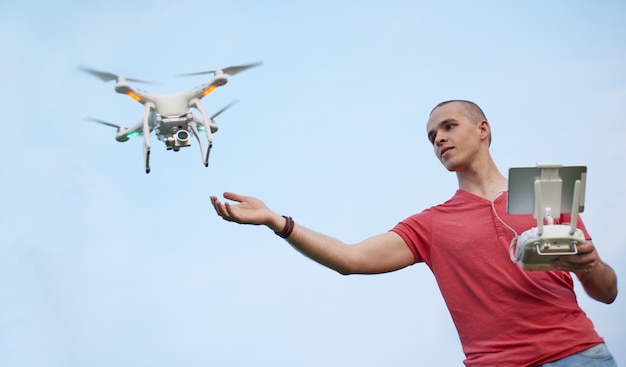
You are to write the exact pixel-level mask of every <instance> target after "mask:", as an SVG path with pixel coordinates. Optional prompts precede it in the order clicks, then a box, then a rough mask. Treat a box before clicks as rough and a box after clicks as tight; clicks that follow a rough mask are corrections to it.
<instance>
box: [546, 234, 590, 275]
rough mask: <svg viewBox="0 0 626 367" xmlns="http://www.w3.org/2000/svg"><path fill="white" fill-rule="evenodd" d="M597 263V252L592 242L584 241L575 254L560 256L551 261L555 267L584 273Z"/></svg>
mask: <svg viewBox="0 0 626 367" xmlns="http://www.w3.org/2000/svg"><path fill="white" fill-rule="evenodd" d="M597 263H598V254H597V252H596V251H595V246H594V245H593V243H592V242H590V241H586V242H585V243H583V244H581V245H580V246H578V253H577V254H576V255H567V256H561V257H560V258H559V259H558V260H556V261H553V262H552V266H553V267H554V268H555V269H558V270H563V271H571V272H574V273H577V274H578V273H586V272H590V271H592V270H593V268H594V267H595V266H596V265H597Z"/></svg>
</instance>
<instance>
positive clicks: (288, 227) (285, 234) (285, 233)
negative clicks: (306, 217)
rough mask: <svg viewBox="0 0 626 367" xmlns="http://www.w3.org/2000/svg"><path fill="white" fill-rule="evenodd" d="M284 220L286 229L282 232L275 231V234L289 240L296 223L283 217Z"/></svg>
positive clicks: (289, 218)
mask: <svg viewBox="0 0 626 367" xmlns="http://www.w3.org/2000/svg"><path fill="white" fill-rule="evenodd" d="M283 218H285V227H284V228H283V230H282V231H280V232H276V231H274V233H276V235H277V236H278V237H281V238H287V237H289V236H290V235H291V232H293V227H294V226H295V222H294V221H293V218H291V217H287V216H285V215H283Z"/></svg>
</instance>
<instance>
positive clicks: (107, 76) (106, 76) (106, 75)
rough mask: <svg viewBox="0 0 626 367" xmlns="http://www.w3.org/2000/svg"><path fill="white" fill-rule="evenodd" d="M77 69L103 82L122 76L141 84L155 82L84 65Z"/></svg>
mask: <svg viewBox="0 0 626 367" xmlns="http://www.w3.org/2000/svg"><path fill="white" fill-rule="evenodd" d="M78 69H79V70H81V71H84V72H85V73H87V74H91V75H93V76H95V77H96V78H98V79H100V80H102V81H103V82H110V81H111V80H118V79H120V78H124V79H126V80H128V81H129V82H135V83H143V84H156V83H154V82H149V81H146V80H141V79H135V78H125V77H123V76H121V75H117V74H113V73H109V72H107V71H100V70H95V69H91V68H88V67H85V66H79V67H78Z"/></svg>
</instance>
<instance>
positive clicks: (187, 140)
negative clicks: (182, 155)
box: [164, 129, 191, 152]
mask: <svg viewBox="0 0 626 367" xmlns="http://www.w3.org/2000/svg"><path fill="white" fill-rule="evenodd" d="M164 141H165V146H166V148H167V150H174V151H175V152H177V151H179V150H180V148H183V147H188V146H190V145H191V134H189V131H187V130H185V129H181V130H178V131H176V133H175V134H174V135H172V136H168V137H167V138H165V139H164Z"/></svg>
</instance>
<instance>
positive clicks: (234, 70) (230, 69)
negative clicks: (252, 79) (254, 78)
mask: <svg viewBox="0 0 626 367" xmlns="http://www.w3.org/2000/svg"><path fill="white" fill-rule="evenodd" d="M261 65H263V62H262V61H259V62H255V63H252V64H246V65H239V66H229V67H227V68H223V69H216V70H207V71H199V72H197V73H188V74H177V75H175V76H177V77H181V76H194V75H204V74H215V73H217V72H218V71H222V72H223V73H224V74H228V75H235V74H238V73H240V72H242V71H244V70H247V69H250V68H253V67H256V66H261ZM129 80H130V79H129Z"/></svg>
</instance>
